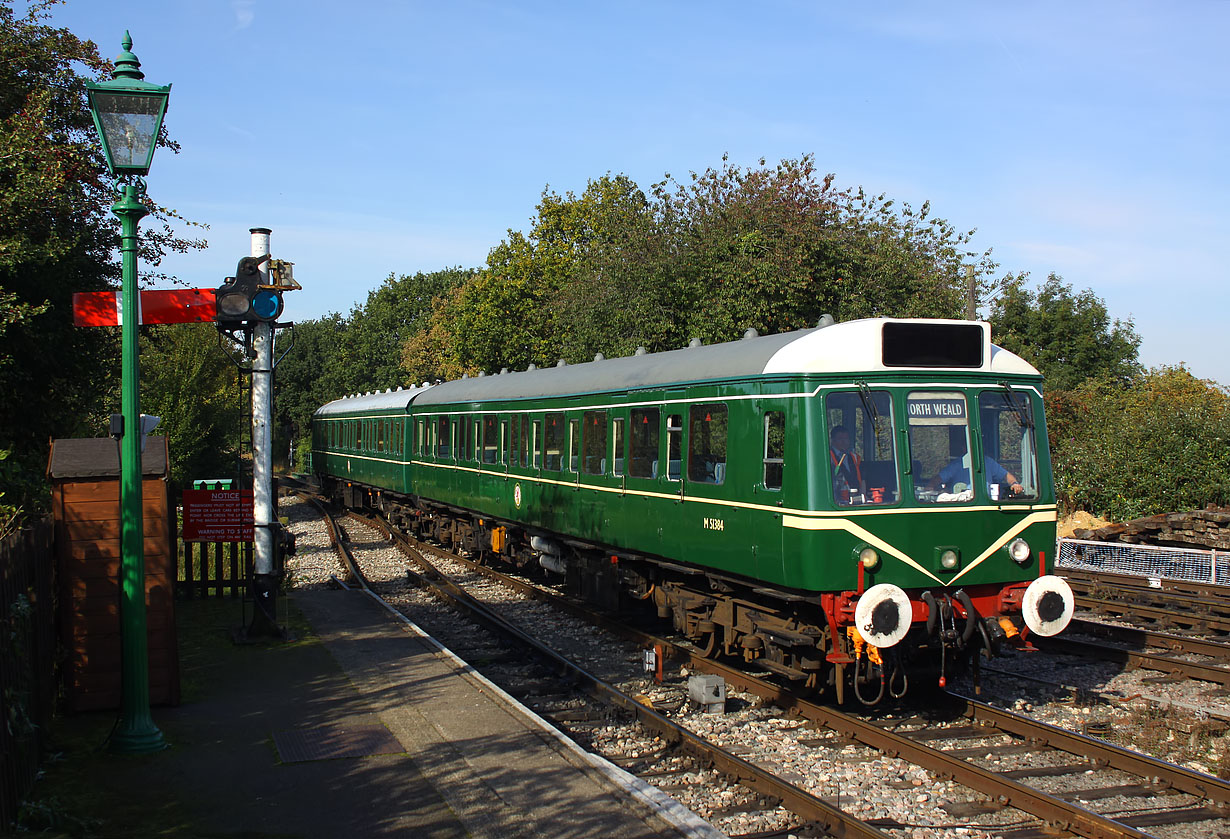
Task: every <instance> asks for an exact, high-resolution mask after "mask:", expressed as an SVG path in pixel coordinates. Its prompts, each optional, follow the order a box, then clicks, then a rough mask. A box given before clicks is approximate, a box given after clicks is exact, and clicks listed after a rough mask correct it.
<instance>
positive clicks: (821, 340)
mask: <svg viewBox="0 0 1230 839" xmlns="http://www.w3.org/2000/svg"><path fill="white" fill-rule="evenodd" d="M886 326H888V327H889V331H886V330H885V327H886ZM902 330H904V331H902ZM911 330H913V332H911ZM919 330H922V332H921V334H922V337H923V340H926V337H927V334H928V333H930V335H931V336H932V337H933V339H934V340H937V341H939V340H942V338H943V336H944V334H945V333H946V331H947V332H949V333H951V330H957V331H958V332H959V333H961V334H962V335H963V336H964V338H963V340H965V342H966V344H967V345H976V348H977V349H976V356H977V358H976V360H975V359H973V357H972V353H973V350H971V355H970V356H967V358H968V359H969V360H968V361H967V362H966V363H962V364H960V365H953V364H949V363H941V362H947V361H948V359H942V358H939V356H937V355H934V354H932V355H928V354H926V353H916V354H915V356H914V357H913V358H905V357H904V356H900V355H899V356H898V357H897V358H896V359H889V360H891V361H898V362H900V361H902V360H905V361H910V360H914V361H917V362H918V363H914V364H910V363H891V364H887V363H885V362H886V353H887V352H888V350H887V343H886V342H888V341H890V332H896V333H897V334H900V335H903V336H904V337H906V338H908V337H909V336H910V335H915V336H917V335H919V334H920V332H919ZM937 330H938V331H937ZM936 369H944V370H947V371H950V372H951V371H957V370H960V371H971V372H974V371H986V372H992V373H998V374H1022V375H1033V376H1038V375H1041V374H1040V373H1039V372H1038V371H1037V370H1036V369H1034V367H1033V366H1031V365H1030V364H1029V363H1027V362H1026V361H1025V360H1024V359H1022V358H1021V357H1020V356H1017V355H1014V354H1013V353H1011V352H1008V351H1007V350H1005V349H1003V348H1001V347H996V346H994V345H992V344H991V326H990V324H988V323H985V322H981V321H975V322H971V321H963V320H933V319H925V320H924V319H893V318H867V319H863V320H853V321H846V322H843V323H835V324H832V325H829V326H822V327H817V328H814V329H800V330H797V331H795V332H784V333H780V334H777V335H764V336H755V337H745V338H743V339H742V340H739V341H730V342H727V343H723V344H710V345H708V346H696V347H687V348H684V349H680V350H668V351H666V352H658V353H646V354H644V355H633V356H626V357H624V358H609V359H602V360H600V361H589V362H585V363H583V364H570V365H567V366H565V367H548V368H544V369H539V370H526V371H522V372H517V373H501V374H498V375H492V376H479V377H471V378H468V379H457V380H454V381H450V382H444V383H442V384H439V385H436V386H435V387H433V388H431V389H430V390H427V391H423V392H421V393H420V394H419V395H417V396H415V397H414V404H415V405H436V404H445V403H452V402H473V401H480V400H487V399H495V400H502V399H532V398H539V397H544V396H568V395H572V394H580V393H595V392H606V391H616V392H618V391H625V390H645V389H649V388H660V387H665V386H671V385H683V384H688V383H691V382H702V381H716V380H729V379H741V378H747V377H751V376H764V375H773V374H781V375H788V374H802V373H859V374H867V373H875V372H907V371H911V370H914V371H922V370H927V371H935V370H936Z"/></svg>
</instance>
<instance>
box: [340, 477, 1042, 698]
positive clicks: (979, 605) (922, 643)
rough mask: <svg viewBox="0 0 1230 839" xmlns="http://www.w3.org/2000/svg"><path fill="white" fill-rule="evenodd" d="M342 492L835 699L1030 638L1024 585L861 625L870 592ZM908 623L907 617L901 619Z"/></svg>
mask: <svg viewBox="0 0 1230 839" xmlns="http://www.w3.org/2000/svg"><path fill="white" fill-rule="evenodd" d="M335 490H336V491H335V493H334V494H335V496H336V497H337V499H338V500H339V501H341V502H342V503H343V504H345V505H346V506H348V507H372V508H375V509H377V510H379V511H381V512H382V513H383V514H384V515H385V516H386V518H387V519H388V521H389V522H390V523H391V524H392V525H393V526H394V527H397V528H399V529H401V530H402V531H404V532H406V533H408V534H412V535H414V536H415V537H417V538H420V539H423V540H428V541H433V542H436V543H438V544H440V545H441V546H443V547H446V548H449V549H451V550H454V551H457V552H460V553H464V554H467V555H469V556H470V557H471V558H474V559H477V560H479V561H482V562H485V563H492V564H494V563H504V564H509V565H512V566H515V567H518V568H521V569H525V570H535V571H542V572H545V573H547V574H549V575H554V576H555V579H557V580H558V579H560V578H561V577H562V579H563V580H564V583H565V587H566V589H567V591H568V592H569V593H570V594H572V595H574V596H576V597H579V598H582V599H584V600H587V601H589V602H591V603H593V604H594V605H596V606H598V607H600V608H602V609H604V610H606V611H611V612H618V611H629V610H631V609H632V607H633V606H634V605H636V606H640V607H646V606H648V607H650V608H652V609H655V610H656V612H657V615H658V617H659V618H662V619H667V620H670V622H671V624H672V625H673V627H674V629H675V630H676V631H677V632H678V633H680V634H681V635H683V636H684V637H686V638H687V639H688V640H689V641H691V642H692V643H693V644H694V645H695V646H696V647H697V649H698V651H699V652H700V653H701V654H703V655H705V656H707V657H719V656H721V657H728V658H736V659H740V660H742V661H744V662H746V663H749V664H754V665H755V666H757V667H760V668H762V669H764V670H767V671H769V672H771V673H773V674H775V675H776V676H778V677H781V678H783V679H785V680H787V681H789V682H791V683H792V684H793V685H794V686H795V687H798V688H802V689H804V690H808V691H812V692H815V693H817V694H820V695H825V696H828V697H830V698H832V699H834V700H835V701H836V702H837V703H838V704H843V703H846V702H848V701H851V700H855V701H858V702H859V703H861V704H863V705H867V706H874V705H878V704H880V703H882V702H885V701H888V700H895V699H901V698H902V697H904V696H905V695H906V694H907V693H910V692H915V693H916V692H919V691H920V689H921V690H923V691H925V690H927V689H929V688H936V687H939V688H943V687H944V686H945V685H946V681H947V679H948V678H949V677H951V676H953V675H955V674H958V673H963V672H965V671H966V670H967V669H968V668H970V667H971V666H972V667H973V668H974V670H975V675H976V671H977V667H978V659H979V658H980V657H985V658H990V657H992V656H993V655H994V654H995V652H996V651H997V650H998V649H999V647H1000V645H1001V644H1003V643H1013V644H1018V645H1019V644H1023V643H1024V638H1025V636H1026V635H1027V634H1028V629H1027V628H1025V627H1023V626H1022V603H1023V601H1024V599H1025V597H1026V589H1027V584H1026V583H1012V584H989V585H985V586H974V587H969V588H967V589H963V590H947V589H940V588H937V589H935V590H931V591H926V590H917V591H915V590H911V591H910V592H906V593H903V594H904V597H905V598H908V606H901V605H898V606H896V607H894V606H890V605H889V604H888V602H887V601H885V602H884V603H879V604H877V605H876V607H875V608H872V609H869V610H866V611H865V613H864V614H862V615H861V618H862V621H863V623H862V627H861V629H860V626H859V618H860V615H859V614H858V612H859V609H858V601H859V600H860V598H861V597H865V596H866V595H868V594H870V592H862V593H860V592H857V591H840V592H830V593H819V594H817V593H809V592H795V591H791V590H788V589H780V588H771V587H767V586H765V585H764V584H757V583H756V582H754V581H747V580H740V579H738V578H736V577H733V576H727V575H722V574H719V573H715V572H714V571H712V570H711V569H702V568H697V567H694V566H688V565H684V564H681V563H675V562H671V561H669V560H664V559H661V558H656V557H650V556H642V555H637V554H631V553H628V552H625V551H619V550H612V549H609V548H604V547H602V546H598V545H593V544H591V543H587V542H582V541H578V540H573V539H569V538H568V537H565V536H561V535H558V534H550V533H544V532H541V531H534V530H532V529H527V528H525V527H524V526H522V525H518V524H515V523H511V522H503V521H498V520H495V519H491V518H489V517H485V516H482V515H479V514H476V513H473V512H471V511H467V510H462V509H457V508H451V507H448V506H445V505H441V504H438V503H435V502H431V501H428V500H426V499H420V498H410V497H404V496H396V495H392V494H389V493H385V492H382V491H379V490H371V489H367V488H363V487H359V486H357V485H353V484H351V485H346V484H339V485H337V486H336V487H335ZM892 588H895V587H892ZM897 591H898V592H900V589H897ZM900 602H901V597H900V596H898V598H897V603H898V604H900ZM865 605H866V604H865ZM1047 609H1048V610H1049V611H1050V612H1055V611H1056V610H1059V611H1062V609H1063V604H1062V603H1059V602H1057V600H1056V599H1055V598H1049V599H1048V600H1047ZM903 610H908V616H907V614H906V612H905V611H903ZM903 621H904V622H908V627H904V626H897V624H900V623H902V622H903ZM889 624H891V625H892V626H889ZM890 630H891V631H892V634H893V635H899V636H900V640H899V641H897V642H895V643H893V644H892V645H891V646H887V645H886V646H884V647H877V646H875V645H874V644H873V643H871V642H870V641H869V640H868V637H872V638H876V637H888V636H887V635H886V634H885V633H886V632H889V631H890Z"/></svg>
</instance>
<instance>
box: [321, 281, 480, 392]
mask: <svg viewBox="0 0 1230 839" xmlns="http://www.w3.org/2000/svg"><path fill="white" fill-rule="evenodd" d="M474 273H475V272H474V271H473V270H471V269H466V268H461V267H460V266H458V267H456V268H445V269H442V270H440V271H432V272H430V273H423V272H421V271H420V272H418V273H416V274H413V275H409V274H403V275H401V276H396V275H393V274H390V275H389V277H388V278H387V279H386V280H385V281H384V282H383V283H382V284H381V285H380V287H379V288H377V289H375V290H374V291H372V292H371V293H369V294H368V295H367V302H366V303H364V304H363V305H362V306H356V307H355V308H354V309H353V310H352V311H351V313H350V318H349V320H348V322H347V329H346V341H345V342H344V343H343V344H342V345H341V346H340V347H339V348H338V351H340V352H341V353H342V354H343V355H342V358H340V359H338V361H339V362H341V363H342V364H343V365H344V367H345V369H346V370H348V371H349V373H350V376H349V378H348V380H347V387H348V388H349V389H352V390H364V391H366V390H384V389H386V388H390V387H392V388H396V387H398V386H404V385H406V384H409V380H408V378H407V373H406V370H405V369H404V368H403V367H402V349H403V346H404V345H405V343H406V341H408V340H409V339H410V338H411V336H413V335H415V334H417V333H418V332H420V331H422V330H424V329H426V328H427V318H428V317H429V316H430V315H431V303H432V300H434V299H435V298H436V297H439V296H441V295H444V294H447V293H448V292H449V291H450V290H451V289H453V288H454V287H456V286H459V285H461V284H462V283H464V282H465V281H467V280H469V279H470V278H471V277H472V276H473V275H474ZM339 395H340V394H339Z"/></svg>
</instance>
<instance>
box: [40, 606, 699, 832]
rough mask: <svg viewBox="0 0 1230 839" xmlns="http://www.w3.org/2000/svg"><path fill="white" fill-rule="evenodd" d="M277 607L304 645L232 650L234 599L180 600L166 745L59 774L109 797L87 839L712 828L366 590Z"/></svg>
mask: <svg viewBox="0 0 1230 839" xmlns="http://www.w3.org/2000/svg"><path fill="white" fill-rule="evenodd" d="M287 600H288V604H289V606H290V609H289V613H290V614H292V615H294V616H295V619H296V620H298V619H299V618H298V616H299V615H302V618H303V619H305V620H306V625H305V626H301V627H300V628H301V630H302V632H303V638H302V640H299V641H293V642H275V643H263V644H249V645H238V646H237V645H235V644H233V643H232V642H231V639H230V634H231V632H232V630H233V629H234V628H235V627H236V626H238V625H241V624H240V623H239V621H237V620H236V618H237V617H238V614H237V610H238V608H239V606H238V604H236V603H235V601H230V603H225V602H222V601H213V602H212V603H211V602H200V601H197V602H187V603H181V604H178V606H177V608H179V609H180V625H181V627H182V628H181V642H187V641H188V639H190V638H195V639H196V640H195V641H193V642H191V643H181V648H182V649H183V655H182V658H181V667H182V670H183V675H184V681H185V689H184V701H183V703H182V704H181V705H180V706H178V707H175V708H155V709H154V714H153V716H154V721H155V723H156V724H157V725H158V726H159V728H160V729H161V730H162V731H163V734H164V735H165V737H166V739H167V741H168V742H169V743H170V744H171V745H170V748H168V749H167V750H165V751H162V752H158V753H155V754H150V755H141V756H115V755H105V754H101V753H96V754H94V755H93V756H91V757H89V759H88V760H87V761H85V762H84V765H83V764H82V763H81V762H77V763H76V764H75V769H70V770H68V771H70V772H74V771H75V772H77V773H79V774H80V776H81V777H80V783H85V784H91V785H92V786H93V789H92V792H93V793H94V794H95V795H97V796H98V797H99V798H100V799H101V800H104V801H106V802H107V804H106V808H105V812H106V816H105V819H104V824H102V825H96V826H95V829H94V833H93V835H107V836H110V835H141V834H142V833H144V832H145V831H147V830H149V828H150V826H151V825H152V824H157V825H158V826H159V828H160V829H159V830H158V833H157V835H161V836H209V837H215V838H217V837H245V838H254V837H313V838H314V837H321V838H322V839H323V838H324V837H330V839H333V838H334V837H339V836H346V837H368V836H373V837H384V836H399V837H403V836H404V837H420V836H422V837H433V839H434V838H435V837H440V839H445V837H448V838H449V839H451V837H543V836H549V837H553V839H564V838H565V837H577V838H578V839H580V837H594V836H602V837H628V839H633V837H635V839H642V838H643V839H650V838H651V837H689V839H712V838H713V837H720V836H722V835H723V834H721V833H720V832H719V831H717V830H716V829H714V828H713V827H712V826H710V825H709V824H708V823H707V822H705V821H703V820H702V819H700V818H699V817H697V816H696V815H694V814H693V813H691V812H690V811H689V810H687V809H686V808H684V807H682V806H681V805H679V804H678V803H677V802H675V801H674V800H673V799H671V798H669V797H667V796H665V795H663V794H662V793H660V792H659V791H657V790H656V789H654V788H653V787H651V786H649V785H648V784H645V783H644V782H642V781H640V780H639V779H637V778H635V777H633V776H631V775H628V774H627V773H624V772H623V771H622V770H620V769H618V768H616V767H614V766H613V765H611V764H609V763H607V762H606V761H603V760H601V759H600V758H596V757H594V756H592V755H588V754H587V753H585V752H584V751H582V750H580V749H579V748H578V747H577V746H575V744H573V743H572V742H571V741H569V740H567V739H566V738H563V737H562V736H561V735H559V734H558V733H557V732H555V731H554V730H553V729H550V728H549V727H548V726H546V725H545V723H543V722H542V721H541V720H539V719H538V718H537V717H536V716H534V715H533V714H532V713H529V712H525V711H524V710H523V709H521V706H519V705H518V704H517V703H515V702H514V701H512V700H511V698H510V697H507V696H506V695H505V694H504V693H503V691H501V690H500V689H499V688H498V687H496V686H495V685H492V684H491V683H489V682H487V680H486V679H484V678H483V677H482V676H481V675H479V674H477V673H475V672H474V671H472V670H471V669H470V668H468V667H467V666H466V665H465V664H464V663H463V662H460V661H459V660H458V659H456V657H454V656H452V655H451V653H448V652H447V651H445V650H442V649H441V648H440V647H439V646H438V645H437V644H436V642H435V641H434V640H433V639H431V638H429V637H427V636H425V635H423V634H422V633H421V631H420V630H418V629H417V627H414V626H413V625H412V624H408V623H407V622H405V621H404V620H401V619H399V618H398V617H395V616H394V615H392V614H391V613H390V612H388V611H387V610H386V609H385V608H384V607H383V606H381V605H380V604H379V603H377V602H376V601H375V600H374V599H372V598H371V597H370V596H368V595H367V594H365V593H364V592H362V591H359V590H331V589H316V590H301V591H295V592H293V593H291V594H290V595H289V596H288V598H287ZM309 627H310V630H309V629H308V628H309ZM293 628H294V627H293V626H292V629H293ZM70 759H71V758H70ZM90 767H92V768H90ZM51 774H52V778H53V783H54V776H55V775H56V770H54V769H53V771H52V773H51ZM64 780H65V779H64V778H63V777H61V779H60V783H61V784H62V783H63V782H64ZM133 831H137V832H135V833H134V832H133Z"/></svg>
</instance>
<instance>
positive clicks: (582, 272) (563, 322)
mask: <svg viewBox="0 0 1230 839" xmlns="http://www.w3.org/2000/svg"><path fill="white" fill-rule="evenodd" d="M537 209H538V214H537V216H536V217H535V218H534V219H533V222H532V226H531V228H530V231H529V233H520V232H515V231H510V232H509V235H508V238H507V239H506V240H505V241H504V242H501V243H500V244H499V245H498V246H497V247H495V248H494V249H493V250H492V251H491V254H490V256H489V257H488V260H487V265H486V269H485V270H484V271H482V272H480V273H478V274H476V275H474V276H473V277H472V278H471V279H470V280H469V281H468V282H466V283H464V284H463V285H461V286H460V287H459V288H458V289H457V290H456V291H455V292H454V293H453V294H451V295H450V296H448V297H446V298H443V299H440V300H438V301H437V302H436V304H435V307H434V311H433V315H432V323H431V328H430V329H429V330H427V331H426V332H423V333H420V334H418V335H416V336H415V337H413V338H412V339H411V341H410V342H409V343H408V345H407V347H406V352H405V354H404V363H405V365H406V367H407V369H408V370H411V371H413V372H414V373H415V374H416V375H420V374H421V375H424V376H426V377H428V378H436V377H454V376H457V375H460V374H461V373H463V372H468V373H477V372H479V371H483V370H487V371H495V370H499V369H500V368H502V367H510V368H514V369H520V368H524V367H526V366H528V365H529V364H531V363H532V364H537V365H540V366H541V365H549V364H554V363H555V361H556V359H557V358H561V357H562V358H565V359H567V360H569V361H582V360H587V359H589V358H592V357H593V355H594V354H595V353H596V352H602V353H604V354H607V355H625V354H629V353H631V352H632V351H633V350H634V349H635V348H636V347H638V346H644V347H646V348H647V349H649V350H651V351H654V350H663V349H669V348H673V347H680V346H683V345H685V344H686V343H687V342H688V340H689V339H690V338H692V337H699V338H701V339H702V340H704V341H706V342H716V341H727V340H733V339H735V338H737V337H739V336H740V335H741V334H742V333H743V332H744V330H746V329H747V328H749V327H753V328H755V329H757V330H759V331H761V332H781V331H787V330H791V329H798V328H801V327H804V326H808V325H811V324H814V323H815V322H816V321H817V320H818V319H819V317H820V316H821V315H822V314H825V313H832V314H833V315H835V316H836V317H838V318H839V319H849V318H856V317H865V316H871V315H881V314H891V315H897V316H955V315H957V314H958V313H959V312H960V310H961V306H962V303H961V301H962V299H963V295H964V283H965V280H964V271H963V269H964V266H965V265H967V264H970V263H971V262H972V263H973V264H975V265H976V270H977V271H978V272H979V274H980V275H986V274H989V272H990V271H991V270H993V269H994V267H995V265H994V263H993V262H991V260H990V255H989V253H983V254H978V253H975V252H973V251H969V250H967V246H968V243H969V240H970V237H971V236H972V233H973V232H972V231H970V232H969V233H960V232H958V231H956V230H955V229H954V228H953V227H952V226H951V225H950V224H948V223H947V222H945V221H943V220H942V219H937V218H934V217H932V216H931V213H930V207H929V206H928V205H923V207H922V208H921V209H919V210H914V209H913V208H911V207H910V206H908V205H904V206H902V207H901V208H900V209H897V207H896V205H895V204H894V202H892V201H890V200H885V198H884V196H882V195H881V196H875V197H872V196H868V195H866V194H865V193H863V192H862V191H861V190H838V189H836V188H834V186H833V176H832V175H828V176H825V177H819V176H818V174H817V172H816V169H815V164H814V161H813V159H812V158H811V157H810V156H805V157H803V158H801V159H799V160H785V161H782V162H781V163H780V164H778V165H777V166H776V167H766V166H765V165H764V161H763V160H762V161H761V162H760V166H759V167H757V168H751V169H743V168H740V167H737V166H734V165H732V164H730V163H729V161H727V160H725V159H723V163H722V166H721V167H720V168H718V169H709V170H706V171H705V172H703V173H700V174H696V173H693V174H692V175H691V178H690V180H689V181H688V182H687V183H679V182H677V181H675V180H673V179H672V178H670V177H669V176H667V177H666V178H665V179H664V180H663V181H662V182H660V183H658V184H655V185H654V186H653V189H652V190H651V194H650V195H648V196H647V195H646V194H645V193H644V192H643V191H642V190H641V189H640V188H638V187H637V186H636V184H635V183H633V182H632V181H631V180H629V179H628V178H627V177H625V176H622V175H619V176H612V175H609V174H608V175H606V176H604V177H602V178H599V179H597V180H594V181H591V182H590V183H589V185H588V186H587V188H586V190H585V192H584V193H583V194H582V195H580V196H577V195H574V194H573V193H571V192H569V193H566V194H564V195H559V194H557V193H553V192H551V191H550V190H549V189H548V190H547V191H544V193H543V196H542V200H541V201H540V203H539V205H538V208H537Z"/></svg>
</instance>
